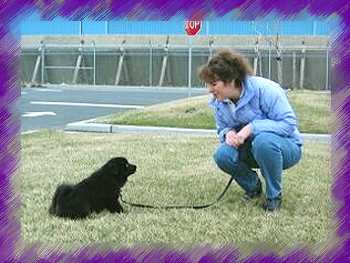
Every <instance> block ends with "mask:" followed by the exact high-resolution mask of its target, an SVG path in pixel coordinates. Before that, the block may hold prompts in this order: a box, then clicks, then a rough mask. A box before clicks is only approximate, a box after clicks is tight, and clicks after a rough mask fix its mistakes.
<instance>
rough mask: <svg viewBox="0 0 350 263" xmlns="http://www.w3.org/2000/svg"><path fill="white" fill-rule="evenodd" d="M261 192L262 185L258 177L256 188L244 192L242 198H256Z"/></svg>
mask: <svg viewBox="0 0 350 263" xmlns="http://www.w3.org/2000/svg"><path fill="white" fill-rule="evenodd" d="M261 193H262V186H261V182H260V179H258V185H257V187H256V189H255V190H254V191H251V192H245V194H244V195H243V199H245V200H252V199H256V198H259V197H260V196H261Z"/></svg>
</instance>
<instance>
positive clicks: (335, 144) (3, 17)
mask: <svg viewBox="0 0 350 263" xmlns="http://www.w3.org/2000/svg"><path fill="white" fill-rule="evenodd" d="M57 2H58V1H54V0H41V1H39V0H37V1H33V0H21V1H20V0H17V1H16V0H15V1H7V2H6V1H5V2H4V1H2V3H1V4H0V68H1V69H2V71H1V74H0V225H1V228H0V261H1V262H5V261H11V262H27V261H35V262H37V261H40V262H52V261H53V262H56V261H65V262H66V261H67V262H70V261H74V262H86V261H88V262H105V261H107V262H111V261H116V262H119V261H122V262H124V261H125V262H159V261H160V262H194V261H196V262H197V261H199V262H237V261H238V259H239V254H240V253H239V251H237V250H236V249H235V248H233V247H232V248H231V247H230V248H227V247H226V248H221V249H212V248H210V247H201V248H200V247H199V248H193V249H188V250H187V251H185V250H184V251H179V250H171V249H166V248H144V249H136V248H135V249H123V250H119V251H107V252H105V253H103V254H102V253H97V250H96V249H95V248H94V247H90V248H87V247H85V248H81V249H80V250H78V251H75V253H74V254H71V255H70V254H67V253H63V252H60V251H47V252H41V253H40V252H39V248H38V247H35V245H33V246H32V247H29V248H25V249H23V250H21V251H17V252H16V251H15V247H16V244H18V243H17V242H18V241H19V240H20V222H19V220H18V217H16V216H15V213H14V212H15V211H16V208H18V206H19V197H18V194H16V192H15V190H14V188H13V186H12V185H11V176H13V175H14V174H15V172H16V171H18V165H19V160H20V117H19V114H18V112H17V109H16V105H15V104H16V101H17V99H18V98H19V96H20V89H19V87H18V83H17V79H18V76H19V74H18V65H19V50H20V49H19V39H18V37H16V36H14V35H13V32H12V31H10V28H11V26H13V24H15V23H16V21H18V20H19V19H21V17H23V16H25V14H26V12H32V11H33V10H34V9H39V10H40V12H41V14H42V18H43V19H46V20H47V19H52V18H53V17H55V16H57V15H61V16H64V17H67V18H68V19H71V20H79V19H81V18H83V17H86V16H89V17H90V18H95V19H100V20H108V19H113V18H114V19H117V18H125V17H126V18H128V19H139V20H151V19H155V20H159V19H164V20H167V19H170V18H172V17H174V16H175V15H182V16H183V17H186V18H190V17H197V18H198V17H203V19H206V18H211V17H215V16H222V15H225V14H226V13H228V12H230V11H232V10H234V9H237V10H239V11H240V12H239V14H240V15H241V16H242V18H245V19H247V18H248V19H254V18H258V17H262V16H264V15H266V14H269V13H271V12H275V13H276V14H278V16H280V17H281V18H292V17H293V16H295V15H297V14H298V13H300V12H301V11H303V10H307V11H308V12H310V13H311V14H313V15H317V16H321V17H326V16H330V15H334V14H336V15H337V16H338V17H339V18H340V30H339V35H338V36H337V38H336V39H335V40H334V44H333V51H332V61H333V65H334V72H333V76H334V75H335V74H336V78H334V79H333V82H332V110H333V112H334V113H335V116H336V118H337V119H338V120H342V123H341V124H340V126H339V127H336V129H335V130H336V132H334V133H333V135H332V174H333V175H334V176H335V182H334V183H333V185H332V194H333V199H335V200H336V202H337V210H336V219H337V221H336V222H337V229H336V233H337V237H338V241H337V244H336V245H334V244H333V246H332V250H328V251H324V252H323V253H321V255H319V256H314V255H311V254H312V253H311V252H312V251H309V250H308V249H307V248H299V249H298V248H296V249H294V250H293V251H290V252H288V253H287V254H285V255H279V256H278V255H276V254H274V253H272V252H269V253H266V252H265V253H263V252H261V251H258V250H257V251H256V252H255V253H254V254H252V255H250V256H249V257H247V258H245V262H258V261H264V262H299V261H303V262H316V261H317V262H347V261H349V260H350V252H347V251H350V239H349V229H350V191H349V189H350V188H349V187H350V186H349V181H350V180H349V175H350V158H349V156H348V155H347V151H348V150H349V149H350V140H349V139H348V135H349V134H350V128H349V127H350V125H349V123H348V122H349V120H350V99H349V97H346V95H347V92H346V89H347V88H349V87H350V30H349V29H350V10H349V9H350V4H348V1H347V0H333V1H329V0H328V1H326V0H318V1H306V0H298V1H286V0H259V1H254V0H237V1H219V0H214V1H210V2H211V3H210V4H209V3H207V1H202V0H192V1H183V0H177V1H164V0H144V1H135V0H129V1H114V0H112V1H106V2H111V3H110V4H109V6H107V4H105V2H100V1H99V0H86V1H83V0H80V1H75V0H66V1H64V2H63V3H61V4H58V3H57ZM208 2H209V1H208ZM101 3H103V4H101ZM140 3H142V4H141V5H140ZM136 9H138V10H137V11H135V10H136ZM140 9H141V11H140ZM337 94H343V95H339V96H338V95H337ZM349 94H350V92H349ZM344 153H345V154H344ZM335 157H337V158H335ZM335 159H337V160H336V165H335V164H334V163H335ZM40 250H41V249H40ZM41 251H42V250H41ZM141 252H142V253H141ZM39 254H40V255H39Z"/></svg>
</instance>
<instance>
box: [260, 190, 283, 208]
mask: <svg viewBox="0 0 350 263" xmlns="http://www.w3.org/2000/svg"><path fill="white" fill-rule="evenodd" d="M281 203H282V196H281V194H280V195H279V196H278V197H275V198H266V200H265V203H264V204H263V206H262V207H263V209H264V210H265V211H268V212H273V211H275V210H277V209H279V208H280V207H281Z"/></svg>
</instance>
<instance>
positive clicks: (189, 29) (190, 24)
mask: <svg viewBox="0 0 350 263" xmlns="http://www.w3.org/2000/svg"><path fill="white" fill-rule="evenodd" d="M201 26H202V21H194V20H188V21H185V31H186V33H187V35H189V36H194V35H196V34H197V33H198V32H199V30H200V29H201Z"/></svg>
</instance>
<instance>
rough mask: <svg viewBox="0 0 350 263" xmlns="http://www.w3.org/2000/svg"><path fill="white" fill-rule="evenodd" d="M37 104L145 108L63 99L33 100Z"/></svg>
mask: <svg viewBox="0 0 350 263" xmlns="http://www.w3.org/2000/svg"><path fill="white" fill-rule="evenodd" d="M30 104H35V105H59V106H78V107H99V108H122V109H123V108H125V109H130V108H131V109H143V108H144V106H140V105H120V104H97V103H80V102H62V101H31V102H30Z"/></svg>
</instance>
